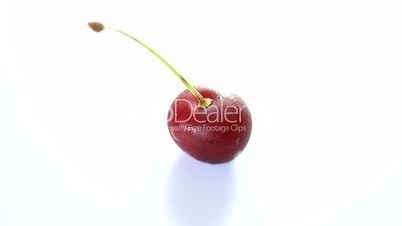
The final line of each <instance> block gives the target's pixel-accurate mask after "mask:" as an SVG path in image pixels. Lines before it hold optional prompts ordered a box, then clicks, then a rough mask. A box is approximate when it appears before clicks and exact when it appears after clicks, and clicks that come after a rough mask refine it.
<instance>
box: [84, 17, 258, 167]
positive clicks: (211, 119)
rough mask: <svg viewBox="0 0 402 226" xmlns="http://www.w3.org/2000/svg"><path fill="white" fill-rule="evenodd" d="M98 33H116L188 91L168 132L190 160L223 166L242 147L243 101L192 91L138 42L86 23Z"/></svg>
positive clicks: (247, 128)
mask: <svg viewBox="0 0 402 226" xmlns="http://www.w3.org/2000/svg"><path fill="white" fill-rule="evenodd" d="M88 25H89V27H90V28H91V29H92V30H94V31H96V32H100V31H102V30H104V29H106V28H107V29H110V30H114V31H116V32H119V33H121V34H123V35H125V36H127V37H129V38H131V39H133V40H134V41H136V42H137V43H139V44H140V45H142V46H143V47H145V48H146V49H148V50H149V51H150V52H151V53H152V54H154V55H155V56H156V57H158V58H159V60H161V61H162V62H163V63H164V64H165V65H166V66H167V67H168V68H169V69H170V70H171V71H172V72H173V73H174V74H175V75H176V76H177V77H178V78H179V79H180V80H181V81H182V82H183V83H184V84H185V85H186V86H187V88H188V89H186V90H184V91H183V92H182V93H180V94H179V95H178V96H177V97H176V99H175V100H174V101H173V103H172V105H171V108H170V109H169V113H168V122H167V124H168V128H169V132H170V135H171V136H172V138H173V140H174V141H175V142H176V144H177V145H178V146H179V147H180V148H181V149H183V150H184V151H185V152H186V153H188V154H189V155H191V156H192V157H194V158H196V159H198V160H200V161H203V162H207V163H225V162H228V161H231V160H232V159H234V158H235V157H236V156H237V155H238V154H239V153H240V152H241V151H243V149H244V148H245V147H246V145H247V143H248V140H249V138H250V135H251V130H252V120H251V114H250V111H249V109H248V107H247V105H246V104H245V103H244V101H243V100H242V99H241V98H240V97H239V96H237V95H235V94H230V95H227V94H222V93H220V92H218V91H217V90H214V89H210V88H207V87H197V88H194V87H193V86H192V85H191V84H190V83H189V82H187V80H186V79H184V77H183V76H182V75H181V74H180V73H179V72H178V71H177V70H176V69H175V68H174V67H173V66H172V65H170V64H169V63H168V62H167V61H166V60H165V59H164V58H163V57H162V56H160V55H159V54H158V53H157V52H155V51H154V50H153V49H151V48H150V47H149V46H147V45H146V44H144V43H143V42H141V41H140V40H139V39H137V38H135V37H133V36H131V35H129V34H127V33H125V32H123V31H121V30H118V29H115V28H112V27H106V26H104V25H103V24H101V23H99V22H91V23H88Z"/></svg>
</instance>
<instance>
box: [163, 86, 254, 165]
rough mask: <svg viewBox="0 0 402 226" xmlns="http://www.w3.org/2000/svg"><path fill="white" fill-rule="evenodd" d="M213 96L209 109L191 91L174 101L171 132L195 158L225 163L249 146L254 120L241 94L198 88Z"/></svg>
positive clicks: (170, 112) (177, 142) (169, 125)
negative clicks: (225, 93) (221, 92)
mask: <svg viewBox="0 0 402 226" xmlns="http://www.w3.org/2000/svg"><path fill="white" fill-rule="evenodd" d="M197 90H198V91H199V92H200V94H201V95H202V96H204V97H205V98H210V99H212V104H211V105H210V106H208V107H207V108H205V107H203V106H200V104H199V101H198V99H197V98H196V97H194V95H192V94H191V92H189V91H188V90H185V91H183V92H182V93H181V94H179V96H178V97H177V98H176V99H175V100H174V101H173V103H172V106H171V108H170V111H169V114H168V127H169V132H170V135H171V136H172V138H173V140H174V141H175V142H176V144H177V145H178V146H179V147H180V148H181V149H183V150H184V151H185V152H187V153H188V154H189V155H191V156H193V157H194V158H196V159H198V160H200V161H203V162H207V163H224V162H228V161H230V160H232V159H233V158H235V157H236V156H237V155H238V154H240V152H241V151H242V150H243V149H244V148H245V147H246V145H247V142H248V140H249V138H250V134H251V129H252V122H251V115H250V111H249V109H248V107H247V105H246V104H245V103H244V101H243V100H242V99H241V98H240V97H239V96H237V95H230V96H225V95H222V94H220V93H218V92H217V91H215V90H212V89H208V88H197Z"/></svg>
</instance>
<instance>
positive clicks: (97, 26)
mask: <svg viewBox="0 0 402 226" xmlns="http://www.w3.org/2000/svg"><path fill="white" fill-rule="evenodd" d="M88 26H89V27H90V28H91V29H92V30H93V31H95V32H101V31H103V29H105V26H103V24H102V23H99V22H89V23H88Z"/></svg>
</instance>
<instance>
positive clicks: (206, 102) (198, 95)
mask: <svg viewBox="0 0 402 226" xmlns="http://www.w3.org/2000/svg"><path fill="white" fill-rule="evenodd" d="M88 25H89V27H91V29H92V30H94V31H96V32H100V31H102V30H104V29H105V28H107V29H109V30H113V31H116V32H119V33H121V34H123V35H124V36H127V37H129V38H130V39H132V40H134V41H136V42H137V43H138V44H140V45H142V46H143V47H144V48H146V49H147V50H148V51H150V52H151V53H152V54H153V55H155V56H156V57H157V58H158V59H159V60H160V61H162V62H163V63H164V64H165V65H166V66H167V67H168V68H169V69H170V70H171V71H172V72H173V73H174V74H175V75H176V76H177V77H178V78H179V79H180V80H181V81H182V82H183V83H184V85H186V87H187V88H188V90H189V91H190V92H191V93H192V94H193V95H194V96H195V97H196V98H197V99H198V100H199V101H200V103H201V105H202V106H203V107H205V108H207V107H209V106H210V105H211V104H212V99H210V98H204V97H203V96H202V95H201V93H200V92H198V90H197V89H195V88H194V87H193V86H192V85H191V84H190V83H189V82H188V81H187V80H186V79H185V78H184V77H183V76H182V75H181V74H180V73H179V72H178V71H177V70H176V69H175V68H174V67H173V66H172V65H171V64H169V62H168V61H167V60H165V58H163V57H162V56H161V55H159V54H158V53H157V52H156V51H155V50H153V49H152V48H151V47H149V46H148V45H146V44H145V43H143V42H142V41H140V40H139V39H137V38H135V37H133V36H131V35H130V34H128V33H126V32H124V31H121V30H119V29H116V28H113V27H108V26H104V25H103V24H101V23H98V22H92V23H88Z"/></svg>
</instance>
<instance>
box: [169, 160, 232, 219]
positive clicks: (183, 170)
mask: <svg viewBox="0 0 402 226" xmlns="http://www.w3.org/2000/svg"><path fill="white" fill-rule="evenodd" d="M235 182H236V181H235V175H234V164H233V163H232V162H230V163H226V164H218V165H211V164H205V163H202V162H199V161H197V160H194V159H192V158H191V157H189V156H187V155H186V154H183V155H182V156H180V157H179V159H178V160H177V162H176V164H175V165H174V167H173V170H172V173H171V179H170V185H169V187H168V208H169V211H170V212H171V214H172V215H173V216H174V217H175V218H176V220H177V222H178V223H179V224H181V225H192V226H198V225H200V226H201V225H202V226H208V225H216V224H218V223H219V222H220V221H222V220H223V219H224V217H225V216H226V215H228V213H229V211H230V209H231V208H230V207H231V206H232V205H233V201H234V200H233V199H234V197H235V195H234V194H235V189H236V183H235Z"/></svg>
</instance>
